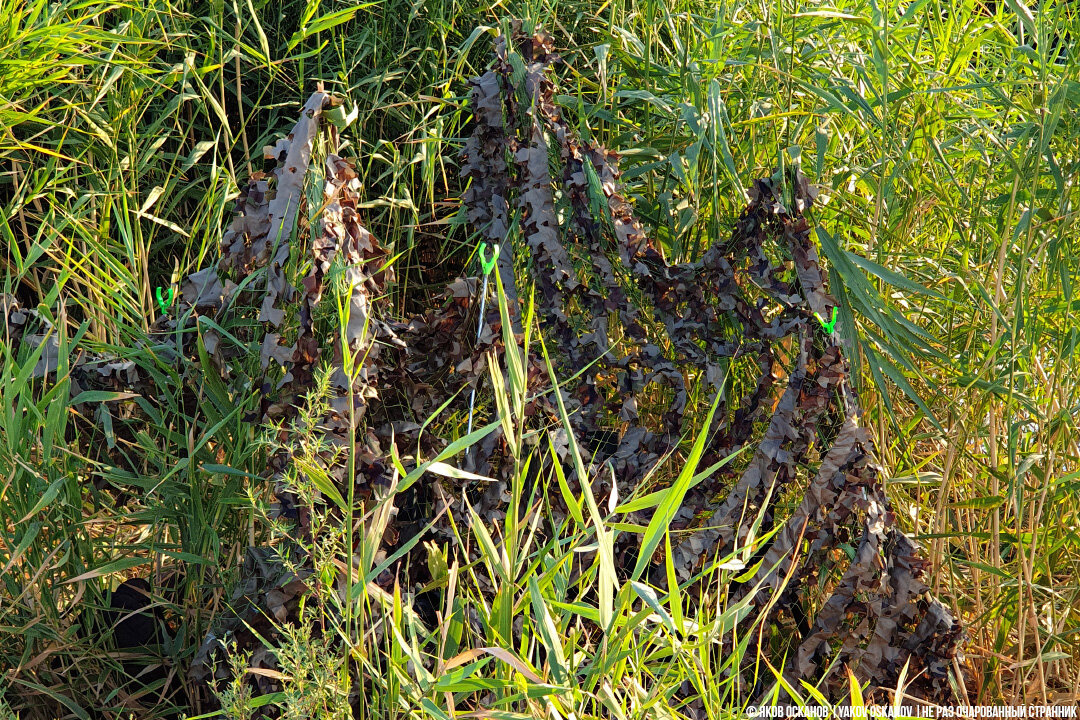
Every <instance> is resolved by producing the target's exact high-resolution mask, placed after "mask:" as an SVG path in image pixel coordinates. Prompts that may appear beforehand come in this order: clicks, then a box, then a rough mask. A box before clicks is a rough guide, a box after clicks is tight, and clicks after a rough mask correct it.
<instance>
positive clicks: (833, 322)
mask: <svg viewBox="0 0 1080 720" xmlns="http://www.w3.org/2000/svg"><path fill="white" fill-rule="evenodd" d="M836 311H837V308H836V307H835V306H834V307H833V309H832V320H830V321H829V322H825V321H824V320H823V319H822V317H821V316H820V315H818V314H817V313H814V317H816V318H817V320H818V322H819V323H821V327H823V328H825V332H827V333H829V334H830V335H831V334H832V332H833V330H835V329H836Z"/></svg>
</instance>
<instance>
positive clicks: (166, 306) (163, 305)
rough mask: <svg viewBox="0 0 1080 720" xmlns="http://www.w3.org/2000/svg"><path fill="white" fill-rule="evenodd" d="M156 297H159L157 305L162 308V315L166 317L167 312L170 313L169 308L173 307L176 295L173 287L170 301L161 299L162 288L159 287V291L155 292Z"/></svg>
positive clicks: (170, 288)
mask: <svg viewBox="0 0 1080 720" xmlns="http://www.w3.org/2000/svg"><path fill="white" fill-rule="evenodd" d="M154 295H155V296H156V297H157V304H158V307H159V308H161V314H162V315H164V314H166V313H167V312H169V306H170V305H172V301H173V296H174V295H175V291H174V290H173V289H172V287H171V286H170V287H169V295H168V298H169V299H168V300H166V299H165V298H163V297H161V287H160V286H158V288H157V290H155V291H154Z"/></svg>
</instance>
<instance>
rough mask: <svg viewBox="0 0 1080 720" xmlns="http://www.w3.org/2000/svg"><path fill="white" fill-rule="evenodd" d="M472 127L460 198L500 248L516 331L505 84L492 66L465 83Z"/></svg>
mask: <svg viewBox="0 0 1080 720" xmlns="http://www.w3.org/2000/svg"><path fill="white" fill-rule="evenodd" d="M469 85H470V91H469V104H470V106H471V107H472V109H473V131H472V134H471V135H470V136H469V138H468V139H467V140H466V141H465V147H464V148H462V152H461V159H462V163H461V175H462V177H468V178H469V186H468V187H467V188H466V189H465V194H464V195H463V197H462V200H463V202H464V204H465V208H466V211H467V217H468V219H469V222H470V223H471V224H472V225H473V227H474V228H475V229H476V230H477V231H478V232H479V233H480V234H481V235H482V236H483V237H484V238H485V239H486V240H487V241H488V242H489V243H491V244H492V245H494V246H497V247H499V250H500V252H499V257H498V261H497V263H498V268H499V276H500V278H501V280H502V286H503V289H504V291H505V292H506V297H507V301H508V308H509V310H510V317H511V320H512V321H513V322H514V327H515V330H517V331H520V324H521V311H520V308H519V306H518V299H517V283H516V282H515V281H514V247H513V243H512V242H511V239H510V206H509V201H508V198H509V193H510V185H509V182H510V180H509V176H508V171H507V164H506V155H507V153H508V152H509V149H510V145H509V140H508V138H507V136H506V131H505V128H504V126H503V96H504V91H503V86H502V83H501V78H500V75H499V74H498V73H496V72H495V71H494V70H489V71H488V72H486V73H484V74H483V75H481V76H480V77H477V78H473V79H472V80H470V81H469Z"/></svg>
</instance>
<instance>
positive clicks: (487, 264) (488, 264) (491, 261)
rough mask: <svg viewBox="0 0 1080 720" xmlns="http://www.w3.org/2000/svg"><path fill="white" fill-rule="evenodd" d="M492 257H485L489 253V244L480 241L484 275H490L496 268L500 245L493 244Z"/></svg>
mask: <svg viewBox="0 0 1080 720" xmlns="http://www.w3.org/2000/svg"><path fill="white" fill-rule="evenodd" d="M491 247H492V252H491V257H490V258H488V257H484V256H485V255H486V254H487V249H488V244H487V243H480V267H481V268H483V270H484V275H490V274H491V271H492V270H494V269H495V261H496V260H498V259H499V246H498V245H492V246H491Z"/></svg>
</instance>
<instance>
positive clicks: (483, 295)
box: [465, 273, 488, 459]
mask: <svg viewBox="0 0 1080 720" xmlns="http://www.w3.org/2000/svg"><path fill="white" fill-rule="evenodd" d="M487 287H488V276H487V274H486V273H485V274H484V288H483V289H482V290H481V291H480V321H479V322H478V323H477V325H476V341H477V342H480V335H482V334H483V332H484V309H485V308H486V306H487ZM475 407H476V385H475V384H474V385H473V388H472V392H471V393H470V394H469V429H468V430H466V431H465V434H466V435H468V434H470V433H471V432H472V420H473V409H474V408H475ZM471 449H472V448H471V447H467V448H465V458H466V459H468V457H469V450H471Z"/></svg>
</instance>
